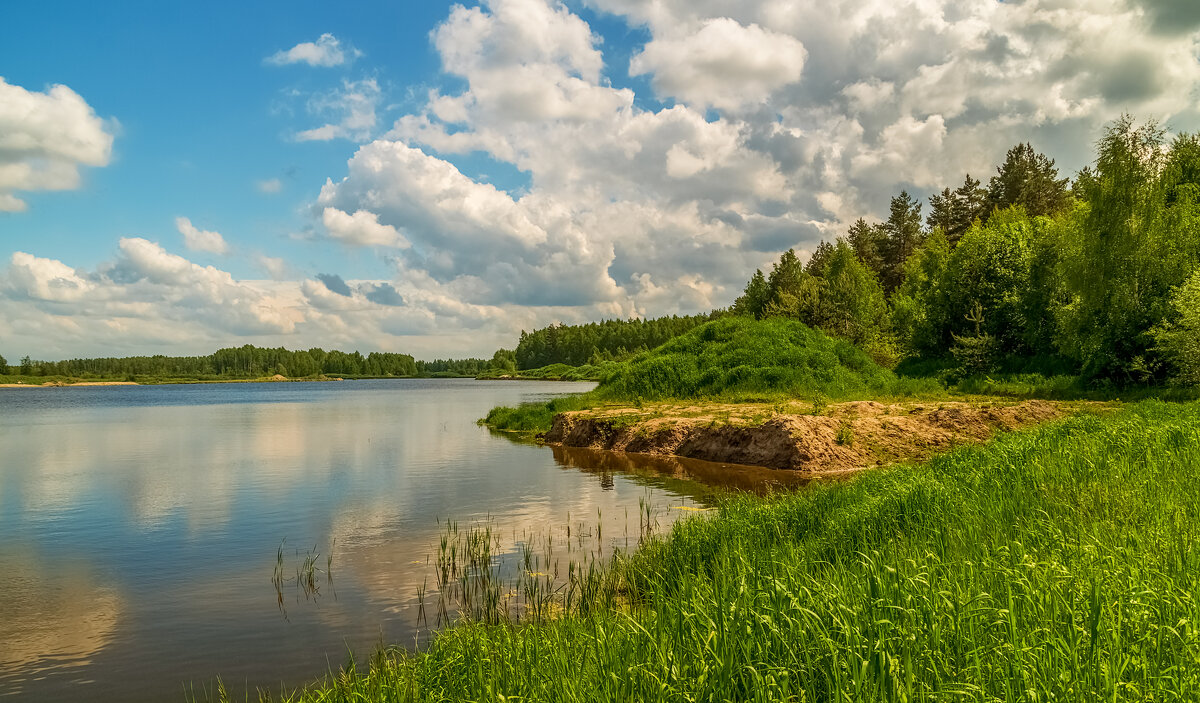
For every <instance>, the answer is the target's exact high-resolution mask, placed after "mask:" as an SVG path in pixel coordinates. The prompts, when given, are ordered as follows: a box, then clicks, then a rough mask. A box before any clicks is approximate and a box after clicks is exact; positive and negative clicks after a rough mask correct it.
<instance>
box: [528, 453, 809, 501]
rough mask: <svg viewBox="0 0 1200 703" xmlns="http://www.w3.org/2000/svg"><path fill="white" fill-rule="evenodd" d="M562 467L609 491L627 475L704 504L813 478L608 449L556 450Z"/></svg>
mask: <svg viewBox="0 0 1200 703" xmlns="http://www.w3.org/2000/svg"><path fill="white" fill-rule="evenodd" d="M550 449H551V451H552V452H553V453H554V461H556V462H558V464H559V466H563V467H566V468H570V469H577V470H579V471H583V472H584V473H588V474H593V475H596V476H598V477H599V478H600V485H601V486H602V487H603V488H605V489H606V490H608V489H611V488H612V487H613V486H614V485H615V483H616V479H615V478H614V475H615V474H618V473H619V474H623V475H625V476H627V477H629V478H630V479H632V480H633V481H634V482H636V483H639V484H643V485H652V486H656V487H662V488H669V489H670V490H671V491H672V492H674V493H680V494H682V495H686V496H688V497H690V498H692V499H694V500H697V501H700V502H704V501H705V499H706V498H709V497H711V495H712V491H711V490H710V489H711V488H719V489H725V490H734V491H746V492H751V493H759V494H761V493H769V492H771V491H778V490H788V489H794V488H799V487H801V486H804V485H805V484H807V483H808V482H809V481H810V480H812V479H811V478H809V477H807V476H804V475H802V474H799V473H797V472H795V471H780V470H777V469H767V468H763V467H759V466H741V465H738V464H719V463H716V462H711V461H700V460H698V459H684V458H682V457H676V456H658V455H655V454H631V453H625V452H611V451H607V450H604V449H587V448H583V447H563V446H552V447H551V448H550Z"/></svg>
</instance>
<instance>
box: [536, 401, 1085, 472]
mask: <svg viewBox="0 0 1200 703" xmlns="http://www.w3.org/2000/svg"><path fill="white" fill-rule="evenodd" d="M1078 406H1079V404H1074V405H1068V404H1065V403H1051V402H1047V401H1042V400H1029V401H1025V402H1022V403H1009V404H1004V403H988V404H978V403H968V402H934V403H917V402H909V403H892V404H887V405H885V404H883V403H877V402H873V401H857V402H852V403H838V404H833V405H828V406H823V407H820V408H814V407H812V406H810V405H809V404H807V403H801V402H793V403H781V404H776V405H764V404H744V405H742V404H738V405H717V404H711V405H709V404H706V405H691V406H683V405H659V406H651V407H643V408H597V409H592V410H582V411H577V412H568V413H561V414H559V415H558V416H557V417H555V418H554V424H553V426H552V428H551V429H550V431H549V432H547V433H545V434H544V435H542V436H541V437H540V439H542V440H543V441H544V442H546V443H547V444H559V445H562V446H566V447H589V448H593V449H608V450H613V451H619V452H637V453H643V454H657V455H670V456H679V457H686V458H691V459H702V460H705V461H712V462H721V463H726V464H744V465H752V466H764V467H768V468H772V469H789V470H793V471H801V472H804V473H810V474H828V473H839V472H845V471H852V470H856V469H861V468H864V467H868V466H877V465H882V464H889V463H893V462H897V461H904V460H914V459H923V458H926V457H928V456H930V455H932V454H934V453H936V452H938V451H943V450H945V449H949V448H950V447H952V446H954V445H957V444H965V443H978V442H983V441H985V440H987V439H988V438H990V437H991V436H992V435H993V434H995V433H996V432H999V431H1008V430H1015V429H1019V428H1022V427H1027V426H1030V425H1035V424H1038V423H1041V422H1045V421H1047V420H1052V419H1055V418H1058V417H1061V416H1063V415H1066V414H1067V413H1069V412H1071V411H1072V410H1073V409H1075V408H1077V407H1078Z"/></svg>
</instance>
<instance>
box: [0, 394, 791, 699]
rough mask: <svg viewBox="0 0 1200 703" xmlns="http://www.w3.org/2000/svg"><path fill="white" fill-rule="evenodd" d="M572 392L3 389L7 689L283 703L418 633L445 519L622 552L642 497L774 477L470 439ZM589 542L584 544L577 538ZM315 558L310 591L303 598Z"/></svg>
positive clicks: (672, 502)
mask: <svg viewBox="0 0 1200 703" xmlns="http://www.w3.org/2000/svg"><path fill="white" fill-rule="evenodd" d="M588 388H590V384H567V383H542V382H504V381H494V382H487V381H469V380H395V381H356V382H343V383H279V384H226V385H196V386H116V387H93V388H58V389H37V390H32V389H30V390H26V389H0V578H2V579H3V581H4V583H3V586H4V588H3V594H2V596H0V697H2V696H8V697H13V698H16V699H20V700H66V699H75V700H92V701H151V700H154V701H163V700H183V699H184V692H185V690H193V689H194V690H195V691H197V692H200V691H201V690H202V689H203V688H204V687H205V686H208V687H209V688H210V689H211V686H212V684H213V681H214V680H215V678H216V677H217V676H219V677H220V678H221V680H222V681H223V682H224V683H225V685H226V687H227V688H229V689H230V690H231V691H236V692H237V693H238V694H239V695H238V696H237V697H241V695H242V694H244V692H245V690H246V688H247V686H249V687H250V689H251V690H253V689H254V688H255V687H266V688H270V689H273V690H276V691H278V690H279V689H280V687H281V686H294V685H298V684H301V683H304V682H305V681H308V680H310V679H312V678H313V677H315V676H318V675H320V674H321V673H322V672H324V671H326V670H327V669H329V668H331V667H332V668H335V669H336V668H337V667H338V666H339V665H341V664H342V663H343V662H345V661H346V660H347V657H348V655H349V654H350V653H353V654H354V655H355V656H358V657H360V658H361V657H364V656H365V655H367V654H369V653H370V651H371V650H372V649H374V648H375V647H376V646H377V645H378V644H379V643H380V642H387V643H406V642H408V643H414V644H416V643H419V642H420V641H422V638H423V637H424V636H427V635H428V632H429V630H430V627H431V626H434V625H436V622H435V617H434V613H433V608H432V606H431V605H428V604H427V605H426V606H425V610H426V617H425V619H424V620H423V621H422V620H421V619H420V616H421V613H420V611H421V604H420V603H419V601H418V597H417V593H418V591H419V590H420V589H421V588H422V587H423V586H424V587H425V588H430V587H431V586H432V584H433V583H434V580H435V579H434V575H433V567H432V566H430V564H429V562H430V559H431V557H436V552H437V546H438V540H439V538H440V536H441V535H442V534H444V531H445V525H446V521H447V520H454V521H457V523H458V524H459V525H460V526H467V525H473V524H489V525H491V526H492V528H493V530H494V532H495V533H496V534H498V535H503V536H504V539H503V542H504V547H503V548H504V549H506V550H509V551H510V553H512V554H515V553H516V551H515V550H516V549H517V547H518V545H519V544H521V543H522V542H528V541H533V540H534V539H535V537H534V536H536V535H544V534H554V533H555V531H556V530H565V528H566V526H567V525H568V524H571V525H575V526H576V528H575V530H576V531H575V533H574V534H575V536H576V537H575V539H574V541H575V542H577V543H578V545H579V549H580V550H581V551H583V550H587V549H596V550H600V551H603V550H604V549H605V548H607V549H608V550H609V551H611V549H612V548H614V547H615V548H634V547H636V542H637V535H638V532H639V517H640V516H641V515H642V514H643V513H642V512H641V510H642V506H643V505H646V504H650V505H652V506H654V507H653V513H654V519H655V521H656V522H657V523H658V525H659V527H660V528H665V527H666V526H668V525H669V524H670V523H671V522H672V521H673V520H675V519H677V518H678V517H679V516H681V515H684V514H687V511H686V509H687V508H694V507H697V506H699V505H702V504H703V502H704V497H705V496H706V495H709V491H708V490H707V489H706V488H705V487H704V486H703V485H702V483H703V482H708V483H720V484H724V485H728V486H733V487H735V488H747V489H754V488H757V487H759V486H761V485H763V483H764V482H768V483H769V482H772V481H781V482H786V481H787V480H788V475H786V474H783V473H780V472H771V471H765V470H757V469H742V468H734V467H721V466H716V465H711V464H702V463H696V462H681V461H676V460H671V459H654V458H649V457H641V458H639V457H629V456H617V455H613V454H610V453H606V452H589V451H586V450H569V449H558V448H555V449H551V448H548V447H539V446H535V445H531V444H521V443H516V442H512V441H510V440H508V439H506V438H505V437H502V436H498V435H495V434H493V433H491V432H489V431H488V430H486V429H485V428H481V427H478V426H477V425H476V420H477V419H478V418H480V417H482V416H483V415H484V414H486V413H487V411H488V409H490V408H492V407H493V406H496V405H500V404H506V405H511V404H515V403H518V402H523V401H529V400H538V399H545V398H549V397H551V396H553V395H557V394H562V393H570V392H580V391H583V390H587V389H588ZM681 508H683V509H681ZM597 526H599V527H598V529H596V530H595V533H599V534H596V537H602V538H603V539H601V540H595V539H593V542H599V543H598V544H590V545H588V544H585V543H584V541H583V540H581V539H579V535H581V534H586V535H588V536H589V537H592V535H593V534H595V533H593V532H592V530H593V528H595V527H597ZM560 543H561V540H560ZM281 545H282V553H283V561H282V574H283V577H284V579H285V582H284V583H283V585H282V589H281V590H277V589H276V586H275V585H274V584H273V577H274V575H275V572H276V569H277V567H279V566H280V561H279V550H280V548H281ZM310 554H314V555H315V554H319V556H318V557H317V558H316V564H317V567H318V568H319V569H320V571H319V572H318V576H317V583H318V585H319V586H320V588H321V592H320V593H319V594H309V593H305V592H303V590H302V589H301V588H299V587H298V586H297V584H296V582H295V574H296V571H297V569H298V567H300V566H301V565H302V564H303V561H304V559H305V557H306V556H307V555H310ZM329 556H332V565H331V569H329V570H330V571H332V581H330V580H329V579H328V576H327V575H325V574H324V573H323V572H324V571H325V570H326V568H327V566H329V563H328V562H327V558H328V557H329ZM431 590H432V589H431ZM281 594H282V602H281V601H280V595H281ZM429 597H430V596H428V595H427V596H426V600H428V599H429Z"/></svg>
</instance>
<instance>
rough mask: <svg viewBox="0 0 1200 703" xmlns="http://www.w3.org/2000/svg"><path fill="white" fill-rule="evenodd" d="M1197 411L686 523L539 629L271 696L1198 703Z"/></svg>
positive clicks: (943, 460)
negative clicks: (1194, 698) (1193, 695)
mask: <svg viewBox="0 0 1200 703" xmlns="http://www.w3.org/2000/svg"><path fill="white" fill-rule="evenodd" d="M1198 471H1200V404H1195V403H1193V404H1166V403H1161V402H1157V401H1147V402H1142V403H1139V404H1137V405H1134V406H1130V407H1127V408H1126V409H1124V410H1121V411H1118V412H1115V413H1109V414H1100V415H1096V414H1083V415H1077V416H1075V417H1072V418H1069V419H1066V420H1061V421H1057V422H1055V423H1052V424H1050V425H1044V426H1041V427H1039V428H1035V429H1032V430H1026V431H1022V432H1018V433H1013V434H1008V435H1004V436H1001V437H1000V438H998V439H997V440H995V441H994V442H992V443H991V444H988V445H985V446H982V447H964V448H961V449H958V450H955V451H952V452H950V453H948V454H944V455H942V456H939V457H937V458H935V459H933V460H932V461H930V462H928V463H926V464H923V465H909V466H897V467H893V468H883V469H878V470H876V471H872V472H868V473H865V474H862V475H860V476H859V477H858V478H856V479H855V480H853V481H849V482H838V483H831V484H822V485H814V486H812V487H810V488H809V489H807V490H805V491H802V492H799V493H795V494H785V495H778V496H774V497H769V498H755V497H749V496H741V497H737V498H734V499H730V500H728V501H727V502H725V503H723V504H722V505H721V506H720V508H719V510H718V511H716V513H715V514H711V515H704V516H701V517H697V518H691V519H688V520H685V521H683V522H681V523H678V524H677V525H676V526H675V527H674V528H673V530H672V531H671V532H670V534H669V535H668V536H666V537H665V538H664V539H661V540H656V541H651V542H648V543H646V544H643V546H642V548H641V549H640V550H639V551H638V552H637V553H635V554H632V555H627V556H625V557H622V558H620V559H618V560H616V561H615V562H614V563H613V564H612V565H611V566H610V567H607V568H606V569H605V570H604V572H603V574H601V573H599V572H597V573H595V574H593V575H591V576H590V578H588V579H585V580H583V581H581V582H583V583H591V584H595V586H596V587H595V588H594V589H592V590H586V589H578V590H574V591H573V592H572V593H573V596H572V597H573V601H572V604H571V605H570V607H569V608H568V607H566V605H565V604H563V605H561V606H560V607H559V608H558V609H553V610H549V611H548V612H553V613H556V614H555V615H554V616H553V617H547V618H542V619H538V620H534V621H532V622H529V621H523V622H522V623H519V624H518V623H516V622H500V623H498V624H491V625H488V624H483V623H479V622H472V621H462V622H459V623H458V624H457V625H455V626H454V627H451V628H449V629H447V630H444V631H443V632H441V633H439V634H438V636H437V637H436V638H435V639H434V640H433V641H432V642H431V643H430V644H429V646H428V647H427V648H426V649H425V650H424V651H420V652H411V651H405V650H400V649H387V650H383V651H381V652H380V653H378V654H377V655H376V656H375V657H374V658H373V659H372V660H371V662H370V666H369V667H368V666H366V665H363V666H357V667H356V666H353V665H351V666H348V667H347V668H345V669H343V670H342V671H339V672H337V673H333V674H330V675H329V676H328V677H327V678H326V679H325V680H324V681H322V682H319V683H317V684H314V685H313V686H311V687H309V688H307V689H305V690H303V691H298V692H290V693H286V692H285V693H284V694H282V695H281V696H279V698H278V699H277V700H289V701H350V700H371V701H434V700H510V699H519V700H527V701H597V700H599V701H618V700H621V701H624V700H641V701H667V700H714V701H716V700H764V701H765V700H796V701H800V700H854V701H903V700H909V701H911V700H942V699H963V700H994V701H1028V700H1186V699H1188V697H1189V696H1190V693H1189V692H1191V691H1195V690H1197V688H1200V666H1198V665H1197V663H1196V662H1197V661H1200V630H1197V628H1196V627H1195V626H1194V624H1195V623H1196V622H1200V600H1198V598H1197V594H1198V593H1200V548H1198V547H1197V545H1200V541H1198V540H1197V536H1198V535H1197V529H1200V528H1197V525H1200V498H1198V496H1197V492H1196V486H1197V485H1200V475H1198V474H1197V472H1198Z"/></svg>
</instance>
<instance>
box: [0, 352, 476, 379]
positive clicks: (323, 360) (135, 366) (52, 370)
mask: <svg viewBox="0 0 1200 703" xmlns="http://www.w3.org/2000/svg"><path fill="white" fill-rule="evenodd" d="M491 363H492V362H490V361H487V360H484V359H435V360H433V361H418V360H416V359H414V358H413V357H412V356H411V355H409V354H396V353H390V352H371V353H370V354H367V355H365V356H364V355H363V354H361V353H359V352H357V351H355V352H342V351H337V350H329V351H326V350H324V349H320V348H315V347H314V348H312V349H307V350H296V351H292V350H288V349H284V348H283V347H278V348H268V347H256V346H254V345H251V344H246V345H244V346H241V347H230V348H227V349H219V350H217V351H215V352H213V353H212V354H209V355H206V356H164V355H155V356H130V357H119V358H118V357H110V358H97V359H66V360H63V361H35V360H33V359H31V358H30V357H28V356H26V357H24V358H22V359H21V360H20V362H19V364H18V365H17V366H12V367H9V366H8V362H7V360H6V359H5V358H4V357H3V356H0V369H4V368H10V369H11V371H12V372H13V373H15V374H19V375H22V376H70V377H77V378H129V377H135V376H141V377H151V378H198V379H205V378H260V377H263V376H272V375H275V374H279V375H281V376H287V377H290V378H305V377H310V376H322V375H324V376H380V377H388V376H395V377H413V376H436V375H452V376H468V375H469V376H475V375H478V374H480V373H483V372H484V371H486V370H487V369H489V368H491Z"/></svg>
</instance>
